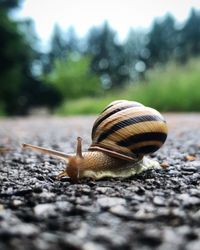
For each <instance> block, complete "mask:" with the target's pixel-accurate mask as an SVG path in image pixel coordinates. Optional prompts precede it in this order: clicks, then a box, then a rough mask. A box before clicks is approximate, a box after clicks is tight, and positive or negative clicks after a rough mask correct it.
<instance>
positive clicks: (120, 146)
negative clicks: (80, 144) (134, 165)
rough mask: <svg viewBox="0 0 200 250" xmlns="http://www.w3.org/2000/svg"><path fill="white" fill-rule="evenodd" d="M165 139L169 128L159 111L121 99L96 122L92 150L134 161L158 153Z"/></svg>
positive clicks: (112, 104)
mask: <svg viewBox="0 0 200 250" xmlns="http://www.w3.org/2000/svg"><path fill="white" fill-rule="evenodd" d="M166 137H167V125H166V122H165V120H164V118H163V117H162V115H161V114H160V113H159V112H158V111H156V110H155V109H152V108H149V107H145V106H144V105H142V104H141V103H138V102H132V101H126V100H119V101H114V102H112V103H110V104H109V105H108V106H107V107H106V108H105V109H104V110H103V111H102V113H101V114H100V116H99V117H98V119H97V120H96V121H95V123H94V126H93V129H92V144H91V146H90V148H89V150H92V151H93V150H99V151H103V152H105V153H107V154H110V155H112V156H113V157H118V158H122V159H126V160H130V161H135V160H138V159H141V158H142V157H143V156H144V155H145V154H150V153H153V152H155V151H156V150H158V149H159V148H160V147H161V146H162V145H163V143H164V142H165V140H166Z"/></svg>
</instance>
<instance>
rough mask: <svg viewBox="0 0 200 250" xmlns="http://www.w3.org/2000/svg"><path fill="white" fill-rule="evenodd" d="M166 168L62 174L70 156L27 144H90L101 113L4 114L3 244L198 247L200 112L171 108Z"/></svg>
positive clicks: (0, 148)
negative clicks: (93, 175)
mask: <svg viewBox="0 0 200 250" xmlns="http://www.w3.org/2000/svg"><path fill="white" fill-rule="evenodd" d="M165 117H166V120H167V123H168V126H169V136H168V138H167V141H166V143H165V145H164V146H163V147H162V148H161V149H160V150H159V151H158V152H156V153H155V154H153V155H151V157H153V158H156V159H157V160H158V161H159V162H160V163H161V164H162V165H163V166H164V168H163V169H159V170H150V171H148V172H146V173H143V174H140V175H138V176H135V177H131V178H129V179H126V180H120V179H104V180H100V181H93V180H89V179H85V180H82V181H81V182H79V183H72V182H71V180H70V179H68V178H63V179H62V180H60V181H57V180H55V176H56V175H57V174H58V173H59V172H60V171H61V170H62V169H63V168H64V167H65V164H64V162H62V161H59V160H57V159H55V158H52V157H49V156H48V155H41V154H38V153H35V152H32V151H27V150H26V151H23V150H22V149H21V147H20V144H21V143H24V142H25V143H32V144H36V145H40V146H46V147H49V148H54V149H56V150H60V151H64V152H73V151H74V148H75V143H76V137H77V136H81V137H82V138H83V144H84V149H87V147H88V146H89V144H90V132H91V128H92V123H93V121H94V119H95V117H71V118H57V117H43V118H40V117H38V118H36V117H30V118H28V119H22V118H21V119H20V118H12V119H1V120H0V249H2V250H8V249H9V250H10V249H12V250H21V249H23V250H25V249H26V250H27V249H29V250H36V249H38V250H47V249H50V250H51V249H52V250H55V249H57V250H59V249H67V250H68V249H72V250H78V249H80V250H93V249H94V250H104V249H117V250H118V249H120V250H121V249H126V250H129V249H130V250H134V249H136V250H137V249H140V250H148V249H158V250H168V249H170V250H171V249H173V250H199V249H200V114H165Z"/></svg>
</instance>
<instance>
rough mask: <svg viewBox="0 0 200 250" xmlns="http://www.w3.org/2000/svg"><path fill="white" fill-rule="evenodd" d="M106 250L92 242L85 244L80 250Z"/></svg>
mask: <svg viewBox="0 0 200 250" xmlns="http://www.w3.org/2000/svg"><path fill="white" fill-rule="evenodd" d="M94 249H95V250H106V249H107V248H105V247H103V246H102V245H100V244H98V243H94V242H91V241H90V242H86V243H85V244H84V245H83V247H82V250H94Z"/></svg>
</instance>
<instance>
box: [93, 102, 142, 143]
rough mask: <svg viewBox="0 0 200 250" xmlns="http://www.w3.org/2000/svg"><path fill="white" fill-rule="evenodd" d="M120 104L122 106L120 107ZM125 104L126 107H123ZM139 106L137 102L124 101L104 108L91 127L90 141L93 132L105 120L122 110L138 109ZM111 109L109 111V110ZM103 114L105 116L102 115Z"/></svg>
mask: <svg viewBox="0 0 200 250" xmlns="http://www.w3.org/2000/svg"><path fill="white" fill-rule="evenodd" d="M120 104H122V105H121V106H120ZM125 104H126V105H125ZM113 105H115V108H114V109H113ZM139 106H143V105H142V104H140V103H137V102H129V101H126V102H125V103H124V101H119V102H116V103H115V104H114V103H113V104H110V105H109V106H108V107H106V108H105V109H104V110H103V111H102V113H101V115H100V117H99V118H98V119H97V120H96V121H95V123H94V125H93V128H92V139H93V138H94V135H95V132H96V130H97V127H98V126H99V125H100V124H101V123H102V122H103V121H104V120H105V119H107V118H108V117H110V116H111V115H114V114H116V113H118V112H120V111H122V110H125V109H128V108H133V107H139ZM111 108H112V109H111ZM110 109H111V110H110ZM103 113H105V114H103Z"/></svg>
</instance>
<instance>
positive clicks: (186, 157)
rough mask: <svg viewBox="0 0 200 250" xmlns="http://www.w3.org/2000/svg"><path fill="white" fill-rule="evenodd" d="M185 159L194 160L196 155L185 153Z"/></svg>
mask: <svg viewBox="0 0 200 250" xmlns="http://www.w3.org/2000/svg"><path fill="white" fill-rule="evenodd" d="M185 160H186V161H194V160H196V156H194V155H186V156H185Z"/></svg>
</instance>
